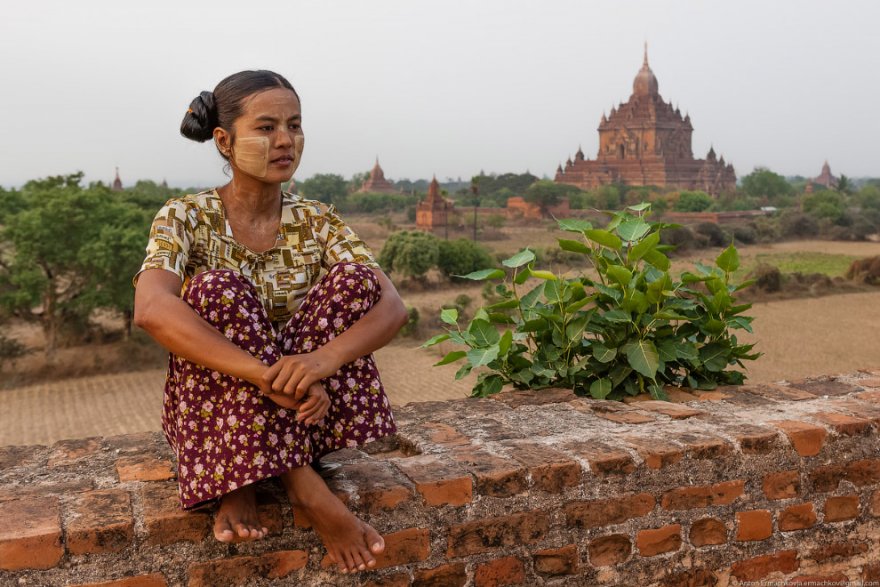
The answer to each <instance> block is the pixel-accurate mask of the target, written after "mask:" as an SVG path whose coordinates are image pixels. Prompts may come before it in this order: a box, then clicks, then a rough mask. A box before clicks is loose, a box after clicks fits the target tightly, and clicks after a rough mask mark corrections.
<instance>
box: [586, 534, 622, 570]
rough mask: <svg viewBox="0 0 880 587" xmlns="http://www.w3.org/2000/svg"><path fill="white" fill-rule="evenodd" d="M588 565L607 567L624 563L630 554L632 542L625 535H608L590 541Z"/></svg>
mask: <svg viewBox="0 0 880 587" xmlns="http://www.w3.org/2000/svg"><path fill="white" fill-rule="evenodd" d="M587 550H588V552H589V555H590V564H591V565H593V566H594V567H608V566H611V565H616V564H620V563H622V562H624V561H625V560H626V559H628V558H629V555H630V553H631V552H632V542H630V539H629V536H627V535H626V534H610V535H608V536H601V537H599V538H596V539H594V540H592V541H590V545H589V547H588V549H587Z"/></svg>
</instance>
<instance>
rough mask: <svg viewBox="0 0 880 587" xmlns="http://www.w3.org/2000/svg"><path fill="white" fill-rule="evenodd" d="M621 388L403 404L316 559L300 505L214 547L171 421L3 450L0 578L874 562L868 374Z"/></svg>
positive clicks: (511, 577)
mask: <svg viewBox="0 0 880 587" xmlns="http://www.w3.org/2000/svg"><path fill="white" fill-rule="evenodd" d="M670 397H671V400H672V401H670V402H658V401H654V400H651V399H650V398H642V397H636V398H632V399H633V400H635V401H631V402H628V403H615V402H608V401H599V400H592V399H585V398H578V397H575V396H574V395H573V394H571V393H570V392H569V391H567V390H544V391H538V392H530V393H523V392H510V393H503V394H499V395H497V396H494V397H493V398H492V399H465V400H456V401H450V402H427V403H421V404H410V405H407V406H404V407H402V408H399V409H397V410H396V412H395V413H396V417H397V420H398V425H399V429H400V433H399V434H398V436H397V437H395V438H394V439H390V440H386V441H383V442H380V443H374V444H373V445H371V446H369V447H365V448H364V450H352V449H345V450H342V451H339V452H337V453H335V454H333V455H331V456H329V457H328V458H327V459H326V460H328V461H331V462H335V463H339V464H340V467H339V468H337V469H336V470H335V471H333V473H332V475H331V476H330V477H329V479H328V483H329V484H330V486H331V488H332V489H333V491H334V492H335V493H336V494H337V495H339V496H340V498H342V499H343V500H344V501H345V502H346V503H347V504H348V505H349V506H350V507H351V508H352V509H354V510H355V511H356V512H357V513H358V515H360V516H362V517H364V518H365V519H366V520H368V521H369V522H370V523H371V524H373V525H374V526H376V527H377V529H379V531H380V532H383V533H384V534H385V535H386V540H387V543H388V550H387V553H386V554H385V555H384V556H383V557H382V559H381V561H380V564H379V567H380V568H379V569H377V570H375V571H371V572H368V573H364V574H362V575H360V576H342V575H337V574H335V573H333V572H332V571H331V570H330V569H328V568H327V566H326V561H325V559H324V550H323V548H322V547H321V544H320V542H319V540H318V539H317V537H316V536H315V535H314V533H313V532H312V531H311V530H310V529H309V527H310V525H311V524H310V522H309V520H308V519H307V518H306V516H305V515H304V514H303V513H302V512H300V511H298V510H296V509H291V507H290V505H289V504H288V502H287V500H286V497H285V496H284V493H283V491H282V490H281V488H280V487H279V486H278V484H277V483H273V482H270V483H263V484H261V486H260V488H259V500H260V515H261V517H262V519H263V521H264V523H265V525H266V526H267V527H268V528H269V529H270V533H269V536H268V538H266V539H265V540H262V541H260V542H257V543H251V544H240V545H223V544H219V543H217V542H216V541H214V539H213V538H212V537H211V535H210V524H211V516H210V511H209V510H201V511H195V512H182V511H181V510H180V509H179V506H178V502H177V497H176V482H175V479H174V463H173V456H172V455H171V453H170V450H169V448H168V447H167V445H166V444H165V441H164V439H163V438H162V437H161V434H158V433H156V434H153V433H150V434H138V435H128V436H118V437H111V438H87V439H82V440H72V441H62V442H59V443H57V444H55V445H53V446H51V447H44V446H29V447H3V448H0V518H2V519H3V520H4V524H3V527H2V528H0V584H4V585H5V584H11V585H19V584H20V585H65V586H74V585H78V586H84V585H92V586H95V585H113V586H120V587H138V586H145V587H153V586H160V585H187V586H193V587H196V586H201V585H216V584H218V582H222V583H223V584H225V585H269V584H272V585H325V584H332V585H487V586H488V585H517V584H524V585H543V584H547V585H551V584H552V585H568V584H571V585H583V584H590V585H593V584H595V585H609V586H620V587H623V586H628V585H645V586H675V585H690V586H703V585H705V586H713V585H716V584H730V585H736V584H738V582H742V581H754V580H759V579H782V578H784V579H790V580H792V583H793V584H797V583H798V581H797V580H796V579H799V580H800V581H801V582H803V581H804V580H805V578H809V579H816V578H819V579H823V578H824V579H827V580H831V579H834V578H837V577H844V578H845V579H847V580H850V581H853V582H855V581H857V580H862V581H867V580H878V578H880V568H878V565H877V564H876V563H873V562H871V561H876V560H878V559H880V434H878V432H880V370H864V371H861V372H857V373H853V374H849V375H842V376H836V377H822V378H815V379H809V380H803V381H796V382H790V383H785V384H780V385H748V386H742V387H728V388H722V389H719V390H716V391H713V392H700V391H692V392H685V391H680V390H676V391H675V392H674V393H671V394H670Z"/></svg>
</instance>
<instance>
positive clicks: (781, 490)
mask: <svg viewBox="0 0 880 587" xmlns="http://www.w3.org/2000/svg"><path fill="white" fill-rule="evenodd" d="M762 487H763V489H764V495H766V496H767V499H788V498H790V497H797V495H798V494H799V493H800V490H801V475H800V471H798V470H793V471H779V472H777V473H768V474H767V475H765V476H764V482H763V486H762Z"/></svg>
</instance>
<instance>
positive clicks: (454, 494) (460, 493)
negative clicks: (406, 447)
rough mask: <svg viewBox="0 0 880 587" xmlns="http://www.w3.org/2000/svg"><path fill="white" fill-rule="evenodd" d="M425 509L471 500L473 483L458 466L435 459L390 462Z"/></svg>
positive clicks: (440, 458) (412, 458)
mask: <svg viewBox="0 0 880 587" xmlns="http://www.w3.org/2000/svg"><path fill="white" fill-rule="evenodd" d="M392 462H393V463H394V464H395V465H396V466H397V467H398V468H399V469H400V470H401V471H403V473H404V474H405V475H406V476H407V477H409V479H410V480H411V481H412V482H413V483H414V484H415V488H416V491H417V492H418V493H419V495H421V496H422V498H423V499H424V500H425V503H427V504H428V505H429V506H441V505H464V504H466V503H470V501H471V499H473V485H474V483H473V480H472V479H471V476H470V475H469V474H468V473H467V472H466V471H465V470H464V468H462V467H461V466H459V465H458V464H456V463H454V462H452V461H447V460H445V459H444V458H442V457H440V456H436V455H420V456H415V457H409V458H403V459H393V460H392Z"/></svg>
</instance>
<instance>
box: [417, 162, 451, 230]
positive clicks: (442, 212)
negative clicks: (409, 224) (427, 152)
mask: <svg viewBox="0 0 880 587" xmlns="http://www.w3.org/2000/svg"><path fill="white" fill-rule="evenodd" d="M451 211H452V204H450V203H449V202H447V201H446V200H445V199H444V198H443V196H442V195H440V184H439V183H438V182H437V176H436V175H435V176H434V179H432V180H431V185H429V186H428V196H427V197H426V198H425V199H424V200H422V201H421V202H419V203H418V204H416V227H418V228H420V229H422V230H428V231H430V230H433V229H435V228H439V227H441V226H446V224H447V222H449V213H450V212H451Z"/></svg>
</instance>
